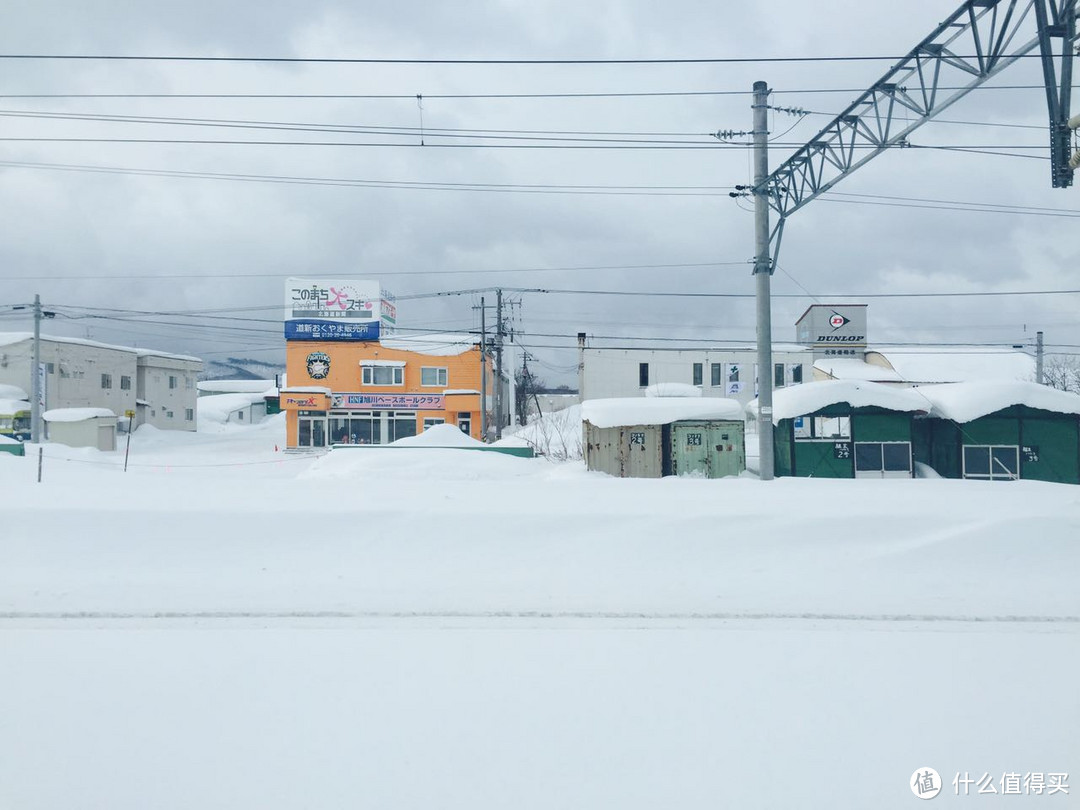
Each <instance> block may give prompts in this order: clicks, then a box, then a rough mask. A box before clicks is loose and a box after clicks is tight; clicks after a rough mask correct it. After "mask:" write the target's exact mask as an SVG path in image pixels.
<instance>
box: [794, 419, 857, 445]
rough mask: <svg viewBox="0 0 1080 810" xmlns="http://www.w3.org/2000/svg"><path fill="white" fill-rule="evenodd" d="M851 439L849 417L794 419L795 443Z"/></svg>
mask: <svg viewBox="0 0 1080 810" xmlns="http://www.w3.org/2000/svg"><path fill="white" fill-rule="evenodd" d="M850 438H851V417H850V416H799V417H796V418H795V439H796V440H797V441H813V440H815V439H821V440H823V441H840V440H843V439H850Z"/></svg>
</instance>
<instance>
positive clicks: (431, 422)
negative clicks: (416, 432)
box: [424, 416, 446, 430]
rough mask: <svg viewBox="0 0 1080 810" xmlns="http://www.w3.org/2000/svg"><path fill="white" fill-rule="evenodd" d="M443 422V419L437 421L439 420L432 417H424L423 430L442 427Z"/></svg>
mask: <svg viewBox="0 0 1080 810" xmlns="http://www.w3.org/2000/svg"><path fill="white" fill-rule="evenodd" d="M445 422H446V420H445V419H439V418H437V417H434V416H425V417H424V430H427V429H428V428H429V427H434V426H435V425H442V424H444V423H445Z"/></svg>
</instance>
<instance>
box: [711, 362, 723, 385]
mask: <svg viewBox="0 0 1080 810" xmlns="http://www.w3.org/2000/svg"><path fill="white" fill-rule="evenodd" d="M709 384H710V385H713V386H719V385H723V384H724V364H723V363H713V364H712V365H711V366H710V367H709Z"/></svg>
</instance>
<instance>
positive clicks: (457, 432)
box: [390, 424, 487, 447]
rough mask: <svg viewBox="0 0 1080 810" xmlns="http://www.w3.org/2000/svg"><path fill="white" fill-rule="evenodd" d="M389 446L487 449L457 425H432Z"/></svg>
mask: <svg viewBox="0 0 1080 810" xmlns="http://www.w3.org/2000/svg"><path fill="white" fill-rule="evenodd" d="M390 444H392V445H394V446H396V447H487V445H486V444H484V443H483V442H481V441H478V440H476V439H474V438H473V437H472V436H469V435H467V434H465V433H464V432H462V430H461V428H459V427H458V426H457V425H446V424H443V425H432V426H431V427H429V428H428V429H427V430H425V431H424V432H423V433H418V434H417V435H415V436H407V437H406V438H404V439H398V440H397V441H396V442H391V443H390Z"/></svg>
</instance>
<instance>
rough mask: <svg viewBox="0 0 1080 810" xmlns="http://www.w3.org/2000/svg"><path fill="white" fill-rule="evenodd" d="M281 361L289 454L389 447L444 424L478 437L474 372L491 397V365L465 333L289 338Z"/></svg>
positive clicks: (475, 339) (473, 338)
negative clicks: (483, 378) (329, 447)
mask: <svg viewBox="0 0 1080 810" xmlns="http://www.w3.org/2000/svg"><path fill="white" fill-rule="evenodd" d="M285 363H286V376H287V380H288V386H287V387H285V388H282V389H281V398H280V401H281V409H282V410H283V411H285V412H286V413H287V423H286V424H287V438H286V443H287V446H288V447H290V448H309V447H325V446H327V445H330V444H388V443H390V442H392V441H395V440H397V439H401V438H404V437H406V436H415V435H416V434H417V433H420V432H422V431H423V430H424V429H425V428H427V427H430V426H431V425H436V424H443V423H449V424H452V425H457V426H458V427H459V428H461V430H462V431H463V432H464V433H467V434H469V435H470V436H472V437H473V438H477V439H479V438H482V436H481V427H480V422H481V419H480V410H481V402H480V398H481V393H480V392H481V382H480V381H481V374H486V375H487V395H488V401H489V402H490V401H491V400H492V398H493V396H494V387H493V386H494V375H493V374H492V369H491V359H490V358H485V359H484V360H482V359H481V352H480V345H479V338H478V337H477V336H474V335H468V334H447V335H419V336H408V337H387V338H384V339H383V340H381V341H310V340H290V341H287V342H286V360H285ZM488 414H489V417H490V415H491V408H490V406H489V407H488ZM489 421H490V420H489Z"/></svg>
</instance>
